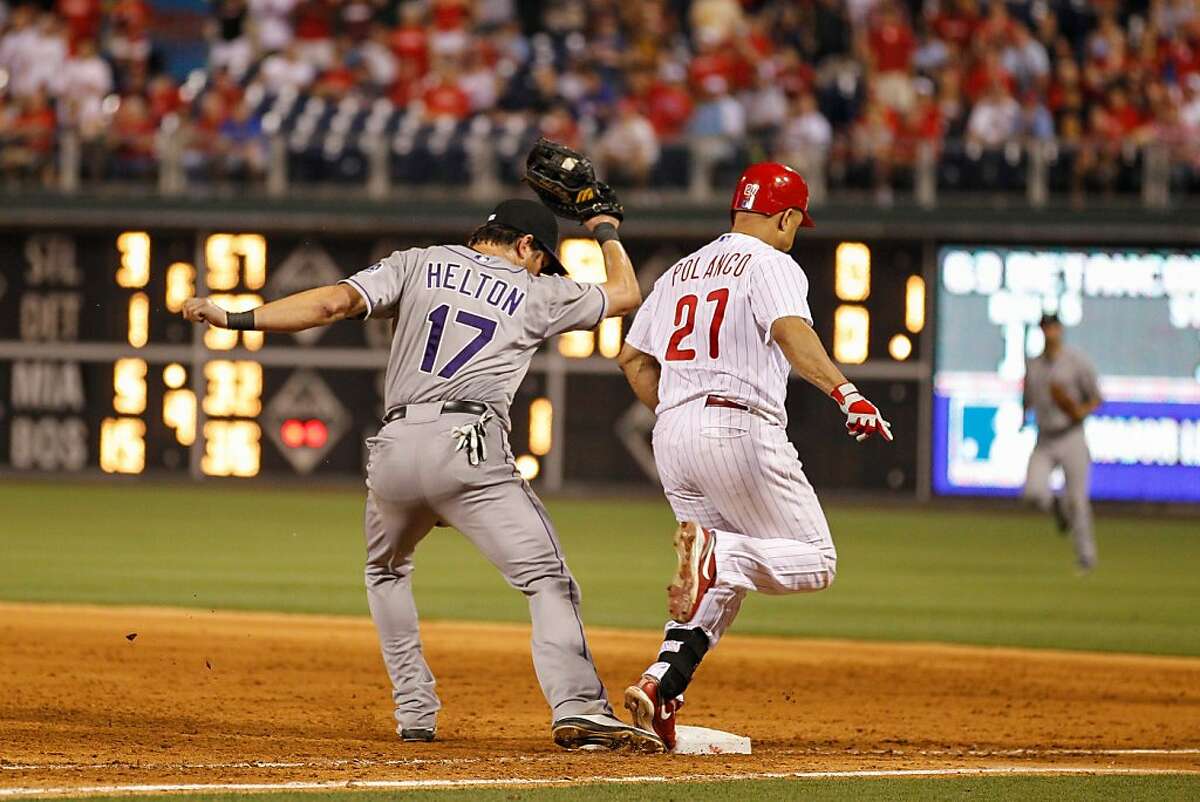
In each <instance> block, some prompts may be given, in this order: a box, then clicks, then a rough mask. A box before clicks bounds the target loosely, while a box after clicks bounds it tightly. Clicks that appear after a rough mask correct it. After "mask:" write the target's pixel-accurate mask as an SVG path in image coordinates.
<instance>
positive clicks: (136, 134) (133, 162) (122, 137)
mask: <svg viewBox="0 0 1200 802" xmlns="http://www.w3.org/2000/svg"><path fill="white" fill-rule="evenodd" d="M157 132H158V126H157V124H155V122H154V118H153V117H151V116H150V108H149V106H147V104H146V101H145V100H144V99H142V98H141V97H140V96H138V95H127V96H125V97H123V98H122V99H121V105H120V108H118V109H117V113H116V114H115V115H114V116H113V122H112V127H111V128H110V129H109V139H108V147H109V152H110V153H111V154H112V155H113V156H114V158H115V164H114V167H115V170H116V174H117V176H118V177H124V178H141V177H144V176H146V175H149V174H150V173H152V172H153V171H154V168H155V164H156V163H157V154H156V152H155V147H154V140H155V134H156V133H157Z"/></svg>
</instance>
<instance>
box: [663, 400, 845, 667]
mask: <svg viewBox="0 0 1200 802" xmlns="http://www.w3.org/2000/svg"><path fill="white" fill-rule="evenodd" d="M654 459H655V462H656V464H657V465H658V471H659V475H660V477H661V479H662V483H663V489H664V491H665V492H666V495H667V500H668V501H669V502H670V504H671V509H672V510H674V512H675V517H676V518H677V519H678V520H680V521H694V522H695V523H698V524H700V525H701V526H703V527H704V528H706V529H712V530H715V531H716V538H717V545H716V552H717V579H716V582H714V584H713V586H712V588H710V589H709V591H708V593H707V594H705V597H704V600H703V601H702V602H701V604H700V609H699V610H697V612H696V615H695V617H694V618H693V619H692V621H691V622H689V623H687V624H682V623H677V622H669V623H668V624H667V628H668V629H670V628H673V627H684V628H690V627H697V626H698V627H701V628H702V629H703V630H704V631H705V633H706V634H707V635H708V638H709V644H710V648H711V647H712V646H715V645H716V644H717V641H718V640H720V638H721V635H722V634H723V633H724V632H725V630H726V629H728V628H729V625H730V624H732V623H733V619H734V618H735V617H736V616H737V613H738V610H739V608H740V607H741V605H742V599H743V598H745V596H746V593H747V592H748V591H751V590H756V591H759V592H761V593H805V592H812V591H818V590H824V589H825V588H827V587H829V585H830V583H832V582H833V578H834V575H835V573H836V570H837V552H836V550H835V549H834V546H833V538H832V537H831V536H830V534H829V524H828V523H827V522H826V520H825V513H824V512H823V511H822V510H821V504H820V502H819V501H817V495H816V493H815V492H814V491H813V488H812V485H810V484H809V483H808V479H807V478H806V477H805V476H804V471H802V470H801V465H800V459H799V456H798V455H797V453H796V449H795V448H794V447H793V446H792V444H791V442H790V441H789V440H788V439H787V432H786V431H785V430H784V428H783V427H782V426H779V425H778V424H775V423H772V422H771V421H769V420H767V419H766V418H764V417H762V416H760V415H758V414H756V413H753V412H744V411H742V410H738V409H729V408H726V407H708V406H705V403H704V398H700V399H698V400H695V401H691V402H689V403H687V404H684V405H683V406H680V407H676V408H674V409H671V410H667V411H666V412H664V413H663V414H662V415H660V416H659V418H658V422H657V424H656V425H655V427H654Z"/></svg>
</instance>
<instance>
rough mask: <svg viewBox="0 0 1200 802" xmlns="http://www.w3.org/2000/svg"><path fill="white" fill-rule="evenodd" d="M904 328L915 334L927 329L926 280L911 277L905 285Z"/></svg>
mask: <svg viewBox="0 0 1200 802" xmlns="http://www.w3.org/2000/svg"><path fill="white" fill-rule="evenodd" d="M904 327H905V328H906V329H908V330H909V331H910V332H912V333H913V334H917V333H918V332H920V331H921V329H923V328H925V279H923V278H921V277H920V276H909V277H908V281H907V282H906V283H905V284H904Z"/></svg>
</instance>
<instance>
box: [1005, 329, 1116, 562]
mask: <svg viewBox="0 0 1200 802" xmlns="http://www.w3.org/2000/svg"><path fill="white" fill-rule="evenodd" d="M1041 327H1042V333H1043V334H1044V335H1045V338H1046V347H1045V350H1043V351H1042V355H1041V356H1039V357H1037V358H1036V359H1030V360H1029V361H1028V362H1027V363H1026V365H1025V397H1024V404H1025V409H1026V411H1028V410H1032V411H1033V414H1034V417H1035V418H1036V420H1037V427H1038V437H1037V445H1035V446H1034V448H1033V454H1031V455H1030V457H1029V471H1028V473H1027V474H1026V477H1025V493H1024V495H1025V499H1026V500H1027V501H1029V502H1031V503H1033V504H1035V505H1036V506H1037V507H1038V508H1039V509H1041V510H1042V511H1043V512H1053V513H1054V517H1055V520H1056V521H1057V523H1058V527H1059V530H1060V531H1062V532H1066V531H1068V530H1069V531H1070V532H1071V538H1072V540H1073V541H1074V543H1075V559H1076V565H1077V566H1078V568H1079V570H1080V571H1081V572H1083V573H1086V572H1088V571H1091V570H1092V568H1094V567H1095V565H1096V541H1095V538H1094V537H1093V535H1092V502H1091V500H1090V498H1089V495H1090V492H1089V491H1090V489H1091V473H1092V457H1091V454H1090V453H1089V452H1088V446H1087V439H1086V438H1085V437H1084V434H1083V422H1084V420H1085V419H1086V418H1087V416H1088V415H1090V414H1092V412H1093V411H1094V410H1095V409H1096V407H1098V406H1099V405H1100V387H1099V384H1098V383H1097V381H1096V369H1095V368H1094V367H1092V363H1091V362H1090V361H1089V360H1088V358H1087V356H1086V355H1084V353H1083V352H1082V351H1080V350H1078V349H1076V348H1072V347H1070V346H1069V345H1065V344H1064V343H1063V326H1062V323H1060V322H1059V320H1058V318H1057V317H1055V316H1053V315H1046V316H1045V317H1043V318H1042V321H1041ZM1059 466H1062V469H1063V476H1064V478H1065V480H1066V486H1065V488H1064V494H1063V496H1062V497H1059V496H1055V495H1053V494H1052V493H1051V491H1050V473H1051V471H1053V470H1054V469H1055V468H1056V467H1059Z"/></svg>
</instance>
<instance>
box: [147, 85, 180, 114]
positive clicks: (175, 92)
mask: <svg viewBox="0 0 1200 802" xmlns="http://www.w3.org/2000/svg"><path fill="white" fill-rule="evenodd" d="M146 99H147V101H148V103H149V106H150V116H151V117H152V118H153V119H154V121H155V122H156V123H158V122H161V121H162V118H163V117H166V116H167V115H168V114H172V113H174V112H176V111H178V110H179V107H180V106H182V105H183V98H181V97H179V86H178V85H177V84H176V83H175V80H174V79H173V78H172V77H171V76H170V75H167V74H166V73H161V74H159V75H156V76H154V78H152V79H150V85H149V86H148V87H146Z"/></svg>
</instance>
